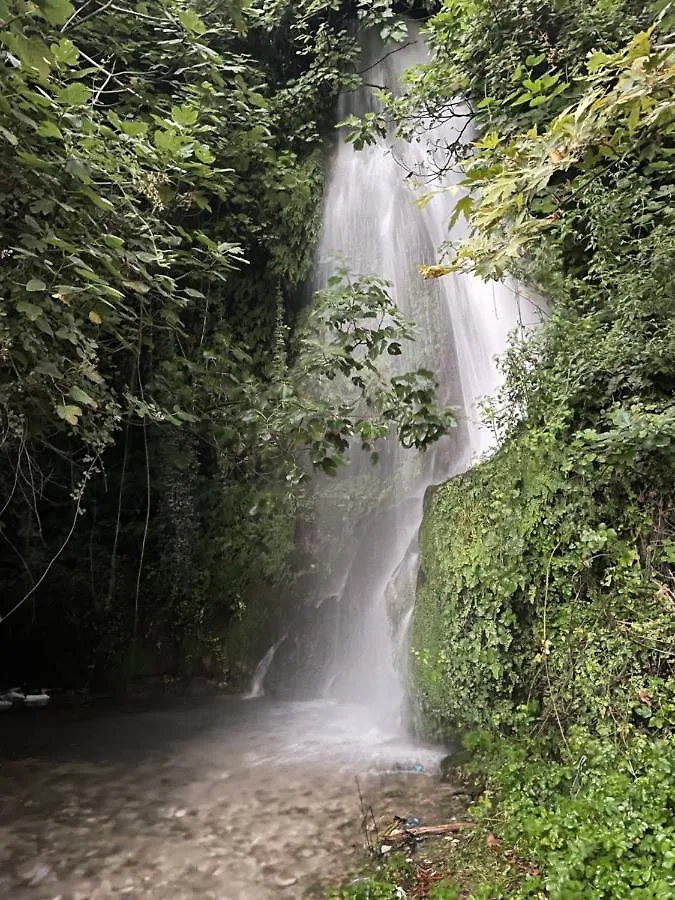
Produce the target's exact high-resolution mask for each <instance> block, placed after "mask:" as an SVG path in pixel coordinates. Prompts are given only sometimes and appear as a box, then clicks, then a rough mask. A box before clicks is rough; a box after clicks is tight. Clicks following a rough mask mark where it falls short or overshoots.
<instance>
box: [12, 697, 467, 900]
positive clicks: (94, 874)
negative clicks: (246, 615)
mask: <svg viewBox="0 0 675 900" xmlns="http://www.w3.org/2000/svg"><path fill="white" fill-rule="evenodd" d="M241 706H242V707H247V708H248V707H249V706H250V704H241ZM247 715H250V713H248V712H247ZM186 719H187V725H186V721H185V720H186ZM103 724H104V725H105V724H106V723H105V722H104V723H103ZM224 724H225V726H226V727H223V724H222V723H220V722H219V720H218V710H217V709H216V710H210V709H209V708H208V707H206V708H205V709H204V710H203V711H202V712H201V713H200V714H199V716H195V714H194V712H190V711H189V710H187V711H186V710H178V711H177V712H175V713H172V714H171V715H170V716H168V717H165V720H161V719H160V718H158V717H157V716H155V715H152V714H146V713H143V714H136V715H134V716H130V717H128V718H126V719H124V720H120V721H116V722H113V723H112V726H111V725H110V722H108V724H107V725H106V727H105V728H103V729H101V724H100V723H99V724H96V723H94V724H92V725H90V726H88V729H89V732H90V733H89V739H90V741H91V744H92V746H96V748H97V750H96V753H92V752H89V751H87V752H84V751H83V750H82V746H83V745H82V740H83V737H82V734H81V733H78V735H76V736H75V737H76V739H73V738H72V736H71V735H69V731H68V729H67V728H66V729H60V730H59V731H58V732H56V733H55V737H54V740H55V741H56V739H57V738H58V742H59V743H58V747H57V749H56V750H50V751H49V753H46V752H45V751H44V749H43V750H42V751H41V753H40V756H39V757H37V758H36V757H32V758H30V757H29V758H24V759H15V760H13V761H12V760H10V761H8V762H5V763H4V764H2V765H0V897H3V898H5V897H7V898H11V900H55V898H57V897H58V898H61V900H113V898H119V897H127V896H128V897H131V898H134V900H135V898H138V900H167V898H171V900H272V898H275V900H277V898H300V897H303V896H304V895H305V894H306V891H307V889H308V888H309V886H311V885H316V884H319V883H322V882H324V881H331V880H332V881H335V880H339V879H340V878H342V877H343V876H344V875H345V874H346V873H348V872H349V871H350V870H351V869H352V868H353V867H355V866H356V865H357V864H358V862H359V861H360V859H361V857H362V853H363V836H362V833H361V820H362V815H361V810H360V802H359V797H358V793H357V788H356V784H355V775H357V774H358V775H359V783H360V786H361V791H362V794H363V797H364V801H365V802H366V803H367V804H368V805H371V806H372V807H373V809H374V811H375V814H376V815H377V816H378V817H380V816H381V817H383V818H387V817H388V818H392V817H393V816H394V815H398V816H402V817H408V816H413V815H414V816H416V817H418V818H420V819H421V820H422V821H426V822H434V821H435V822H443V821H447V819H448V817H450V816H452V815H453V814H458V812H459V808H458V801H457V799H456V797H455V796H454V795H453V791H452V790H451V789H450V786H447V787H446V786H445V785H440V784H439V783H438V782H437V781H436V780H434V779H432V778H430V777H427V775H426V774H415V773H411V772H403V773H400V772H393V773H389V774H387V773H380V774H378V773H376V772H372V771H371V772H370V773H367V772H365V773H364V772H363V769H364V761H363V757H362V758H360V760H358V761H354V760H352V761H344V760H343V761H339V760H336V759H335V758H333V759H326V760H325V761H322V760H321V759H320V758H317V756H316V755H314V756H312V755H311V753H309V750H308V748H310V749H311V747H312V746H313V742H315V740H314V739H309V738H307V737H306V736H305V737H302V738H301V736H300V735H298V734H295V736H294V738H293V739H292V740H293V741H294V743H288V742H289V741H291V738H290V737H288V736H284V735H283V734H282V735H281V736H280V733H279V725H278V720H276V719H275V720H274V721H273V725H274V727H273V728H270V729H269V733H268V731H266V727H263V725H261V724H260V722H257V723H256V726H255V728H253V726H252V725H251V724H248V725H246V727H243V726H241V725H240V724H239V725H238V724H237V722H236V721H235V720H234V719H233V720H232V721H227V722H226V723H224ZM97 729H99V731H101V733H100V734H98V733H96V730H97ZM160 730H161V731H162V735H163V737H162V740H161V741H160V740H159V739H158V737H157V735H158V734H159V732H160ZM178 733H180V735H182V737H181V739H180V740H177V739H176V738H177V735H178ZM113 734H114V735H115V736H116V737H115V738H113V737H112V735H113ZM289 734H290V732H289ZM274 740H275V741H276V746H272V742H273V741H274ZM316 740H318V738H317V739H316ZM148 742H149V744H150V746H145V744H146V743H148ZM280 743H281V744H283V745H284V746H285V747H286V748H287V749H286V750H284V755H283V757H282V756H280V755H279V744H280ZM131 747H133V748H134V749H135V752H134V753H133V754H131V755H130V749H129V748H131ZM120 748H123V749H124V753H123V758H122V759H120V758H119V757H120V754H121V753H122V750H121V749H120ZM289 748H290V749H289ZM265 751H268V756H266V755H265ZM319 755H320V754H319ZM365 768H367V766H365Z"/></svg>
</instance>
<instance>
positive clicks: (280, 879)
mask: <svg viewBox="0 0 675 900" xmlns="http://www.w3.org/2000/svg"><path fill="white" fill-rule="evenodd" d="M297 881H298V879H297V878H294V877H293V876H290V877H289V878H284V876H283V875H277V877H276V878H275V879H274V883H275V884H276V885H277V887H280V888H287V887H291V885H293V884H296V883H297Z"/></svg>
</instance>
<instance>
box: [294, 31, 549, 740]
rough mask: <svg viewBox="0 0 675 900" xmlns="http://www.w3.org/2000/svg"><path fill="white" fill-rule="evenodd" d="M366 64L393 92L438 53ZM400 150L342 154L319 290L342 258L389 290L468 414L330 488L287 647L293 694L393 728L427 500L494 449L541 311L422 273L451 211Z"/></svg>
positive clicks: (427, 361) (329, 200) (357, 109)
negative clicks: (508, 367)
mask: <svg viewBox="0 0 675 900" xmlns="http://www.w3.org/2000/svg"><path fill="white" fill-rule="evenodd" d="M366 56H367V59H366V62H365V66H366V67H367V68H368V79H369V81H371V82H373V83H375V84H377V85H382V86H386V87H388V88H391V89H394V90H395V89H396V86H397V84H398V83H399V79H400V75H401V72H402V71H403V70H405V69H407V68H409V67H410V66H412V65H415V64H418V63H421V62H424V61H426V59H427V51H426V47H425V46H424V43H423V41H422V40H421V39H420V38H419V36H418V35H417V33H416V31H415V30H414V28H413V27H412V26H411V34H410V38H409V43H408V45H407V46H404V47H403V48H401V49H399V50H397V51H396V52H395V53H388V50H387V49H385V48H383V46H382V45H381V44H378V43H377V42H375V41H373V45H372V46H371V47H370V48H369V49H368V51H367V54H366ZM373 108H374V94H373V90H372V89H371V88H367V87H364V88H362V89H361V90H360V91H359V92H357V93H355V94H351V95H349V96H346V97H345V98H344V99H343V101H342V108H341V110H340V113H341V115H343V116H347V115H349V114H350V113H356V114H363V113H364V112H365V111H367V110H369V109H373ZM460 124H461V123H460ZM449 128H450V129H452V126H449ZM436 136H438V132H437V133H436ZM447 136H448V137H450V131H449V132H448V135H447ZM391 149H392V148H391V145H389V146H386V145H380V144H379V145H377V146H371V147H366V148H365V149H364V150H362V151H360V152H355V151H354V150H353V148H352V146H351V145H350V144H347V143H345V142H344V141H341V142H340V143H339V144H338V146H337V148H336V150H335V153H334V157H333V160H332V165H331V168H330V173H329V178H328V183H327V189H326V194H325V203H324V213H323V230H322V236H321V242H320V248H319V257H320V270H319V271H320V281H321V280H325V278H326V276H327V274H328V273H329V271H330V265H329V264H328V263H327V262H326V261H327V260H328V259H330V258H331V257H332V256H335V255H339V256H340V257H342V258H344V259H345V260H346V261H347V263H348V266H349V268H350V270H351V271H352V272H355V273H366V272H371V273H375V274H377V275H380V276H383V277H384V278H386V279H388V280H389V281H390V282H391V283H392V286H393V287H392V290H393V295H394V299H395V301H396V303H397V305H398V307H399V308H400V309H401V310H402V311H403V312H404V313H405V314H406V315H408V316H409V317H410V318H412V319H413V320H415V322H416V323H417V325H418V327H419V337H418V339H417V341H416V342H415V344H414V345H412V346H409V347H407V348H404V356H403V357H402V365H403V366H404V367H405V368H406V369H410V368H417V367H419V366H424V367H426V368H429V369H431V370H433V371H434V372H435V374H436V377H437V380H438V382H439V385H440V395H441V400H442V401H443V402H445V403H450V404H452V405H453V406H455V407H456V409H457V419H458V423H457V428H456V429H453V432H452V433H451V434H450V435H449V436H448V437H447V438H445V439H443V440H442V441H440V442H438V444H437V445H436V446H435V447H434V448H432V449H431V450H429V451H428V452H427V453H425V454H421V453H418V452H413V451H407V450H404V449H402V448H401V447H400V446H399V445H398V444H397V443H396V441H395V439H393V438H391V439H388V440H387V441H385V442H384V446H383V448H382V452H381V458H380V462H379V464H378V465H377V466H374V467H373V466H372V465H371V463H370V461H369V459H368V455H367V454H363V453H361V452H360V451H359V450H357V449H354V450H353V451H352V452H351V454H350V465H349V467H348V468H346V469H344V470H343V471H342V472H341V473H340V474H339V476H338V478H337V479H333V480H331V479H325V478H323V479H320V481H319V483H318V485H317V503H316V521H315V527H314V534H313V535H312V536H311V538H310V540H309V543H310V544H311V545H312V546H313V547H314V548H315V572H316V574H315V576H314V577H313V578H312V579H309V581H308V582H307V583H306V590H305V592H304V596H303V597H302V598H300V601H301V605H304V611H303V615H302V617H301V618H302V621H301V622H300V623H298V625H297V627H295V628H294V629H293V631H294V634H293V637H292V638H290V639H289V641H288V644H287V647H286V653H289V652H290V653H291V654H292V659H291V658H290V657H289V660H288V666H287V670H291V678H290V680H291V682H292V683H293V687H294V694H295V696H305V697H306V696H315V697H332V698H335V699H339V700H343V701H349V702H357V703H361V704H365V705H367V706H369V707H370V708H371V709H372V710H373V714H374V716H375V717H376V718H377V719H378V720H379V721H383V722H388V723H391V722H392V721H394V720H396V718H397V717H398V715H399V711H400V709H401V707H402V700H403V687H402V680H401V677H400V672H398V671H397V665H396V662H397V661H396V657H397V656H398V657H399V662H400V658H401V657H402V656H404V655H405V653H404V648H405V640H406V634H407V628H408V624H409V622H410V619H411V608H412V604H413V602H414V584H415V578H416V572H417V534H418V531H419V527H420V524H421V520H422V513H423V501H424V495H425V492H426V490H427V488H428V487H429V486H430V485H432V484H434V483H438V482H440V481H443V480H445V479H447V478H449V477H450V476H451V475H453V474H456V473H458V472H460V471H463V470H465V469H466V468H467V467H468V466H469V465H470V464H471V463H472V461H474V460H475V459H476V458H477V457H478V456H480V455H481V454H483V453H484V452H485V451H487V450H489V449H490V447H491V444H492V436H491V434H490V432H489V431H488V430H487V429H486V428H485V427H484V426H482V425H481V423H480V413H479V410H478V404H479V402H480V401H481V400H482V399H484V398H486V397H488V396H490V395H493V394H494V393H495V391H496V390H497V388H498V387H499V384H500V375H499V372H498V369H497V365H496V362H495V358H496V356H498V355H499V354H502V353H503V352H504V351H505V349H506V346H507V339H508V335H509V333H510V332H511V331H512V330H513V329H515V328H518V327H521V326H522V325H523V322H524V321H525V323H526V324H527V323H529V322H532V321H534V319H535V318H536V313H535V309H534V307H531V306H530V305H529V304H528V302H527V301H526V300H523V299H521V298H519V297H518V296H517V294H516V293H515V292H514V291H512V290H511V289H510V288H508V287H506V286H503V285H501V286H500V285H496V286H492V285H485V284H483V283H482V282H480V281H479V280H477V279H474V278H471V277H468V276H454V277H445V278H442V279H438V280H432V281H424V280H423V279H422V278H421V276H420V274H419V271H418V267H419V266H420V265H421V264H427V265H428V264H432V263H434V262H436V260H437V252H438V247H439V245H440V244H441V243H442V242H443V241H444V240H445V239H447V238H448V237H449V236H450V235H449V234H448V231H447V220H448V218H449V215H450V212H451V210H452V203H453V200H452V199H451V198H448V197H447V196H445V195H441V196H440V197H438V198H437V199H435V200H432V201H431V202H430V203H429V204H428V205H426V206H425V207H424V209H422V210H420V209H418V208H417V206H416V205H415V200H416V197H417V196H418V194H416V191H415V188H414V181H413V179H410V178H406V175H407V170H405V169H404V168H402V167H401V165H400V163H399V162H397V158H400V157H403V158H405V159H406V161H407V162H408V163H409V166H410V170H412V169H414V168H416V167H417V165H418V164H420V163H424V162H425V155H426V153H427V148H426V147H425V145H424V143H422V142H420V143H413V144H411V145H407V144H406V145H405V146H403V147H402V146H397V147H396V158H395V156H394V154H392V152H391ZM316 548H318V550H317V549H316ZM280 674H281V673H280ZM280 680H284V679H283V676H282V677H281V679H280ZM286 680H288V678H286Z"/></svg>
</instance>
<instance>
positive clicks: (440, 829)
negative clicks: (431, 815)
mask: <svg viewBox="0 0 675 900" xmlns="http://www.w3.org/2000/svg"><path fill="white" fill-rule="evenodd" d="M474 827H475V823H474V822H447V823H446V824H445V825H419V826H415V827H414V828H397V829H396V831H391V832H389V834H388V835H386V837H385V840H386V841H387V843H388V842H390V841H403V840H405V839H406V838H410V837H415V838H416V837H427V836H429V835H432V834H448V833H449V832H454V831H463V830H464V829H465V828H474Z"/></svg>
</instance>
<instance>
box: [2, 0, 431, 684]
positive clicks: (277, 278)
mask: <svg viewBox="0 0 675 900" xmlns="http://www.w3.org/2000/svg"><path fill="white" fill-rule="evenodd" d="M359 15H360V17H361V18H362V19H363V24H364V26H365V25H367V26H368V27H382V28H385V29H389V30H395V28H396V27H398V26H397V25H396V22H397V19H396V17H395V16H394V13H393V7H392V5H391V4H389V3H382V4H378V5H377V6H376V7H373V6H372V4H371V5H366V4H361V5H360V6H358V9H357V8H352V4H350V3H341V2H339V3H338V2H330V3H312V2H309V0H306V2H300V3H298V4H287V3H279V2H276V0H270V2H244V0H228V2H226V3H225V4H224V5H220V6H219V7H218V8H215V7H209V6H208V5H206V6H204V5H203V4H201V3H200V2H197V3H193V2H191V0H169V2H164V0H161V2H160V0H150V2H148V3H144V4H142V6H138V7H137V6H135V5H134V4H131V5H129V4H125V3H124V2H122V3H119V4H117V3H116V4H114V5H113V6H110V5H109V4H108V5H106V4H95V5H94V6H93V7H92V6H91V4H87V3H75V4H73V3H71V2H69V0H45V2H41V3H39V4H35V3H28V2H24V0H5V2H0V55H1V57H2V70H1V72H0V82H1V86H2V91H0V95H1V96H0V144H1V145H2V148H3V163H4V166H3V175H2V177H1V178H0V214H1V218H2V226H1V228H2V236H3V241H2V247H3V249H2V260H3V271H2V276H1V281H2V290H3V297H4V303H3V308H2V312H1V314H0V421H1V424H2V432H3V434H2V441H1V442H0V460H1V463H2V465H1V467H0V493H1V494H2V497H3V500H2V506H3V509H2V516H3V523H2V528H0V538H1V539H2V546H3V553H2V571H3V575H2V581H1V582H0V584H1V586H2V593H3V608H2V609H1V610H0V617H3V618H8V621H7V622H6V623H5V622H4V621H3V624H2V632H3V640H6V641H7V644H8V646H9V647H11V646H12V644H13V643H15V644H16V641H14V642H13V641H12V638H16V637H22V638H25V637H26V636H27V635H28V636H30V639H31V640H34V641H36V642H38V643H39V642H40V641H45V642H47V641H48V635H49V633H50V632H52V633H53V631H54V628H55V627H56V625H57V623H58V621H59V619H58V617H59V615H60V616H61V621H62V622H63V628H64V630H66V631H67V632H68V634H71V633H72V634H75V635H77V642H78V644H79V650H78V655H79V664H80V666H81V667H82V668H86V667H87V666H89V667H91V666H92V665H94V664H95V665H96V666H97V667H98V668H101V667H103V668H105V667H107V666H108V665H109V663H110V664H113V662H114V660H115V659H117V660H118V662H119V659H120V658H121V657H124V656H125V655H126V654H127V651H128V646H129V643H130V637H131V644H132V645H133V646H134V647H135V646H136V644H138V643H145V645H146V646H150V647H161V648H162V650H161V653H160V655H161V656H162V657H163V658H167V657H168V656H171V657H172V658H173V659H176V658H177V657H178V658H179V657H181V655H183V656H184V654H185V653H186V652H187V651H186V650H185V649H181V647H180V644H181V642H183V644H184V645H185V646H187V645H189V646H191V647H195V646H198V645H199V643H200V641H204V642H206V644H207V645H209V647H210V641H211V637H210V636H211V635H212V634H213V633H222V631H223V630H224V628H225V626H226V623H227V621H228V617H230V616H232V615H234V614H238V610H239V609H240V607H241V604H242V603H244V602H246V600H247V599H248V598H249V597H250V596H255V594H256V591H257V586H258V578H260V577H262V578H264V579H267V580H268V581H269V582H271V583H273V584H279V583H280V582H281V581H283V580H287V579H288V577H289V558H290V557H289V554H290V549H291V547H292V541H293V528H294V522H293V518H294V515H295V513H296V510H297V507H298V503H299V500H300V496H301V492H300V491H299V488H298V480H299V478H300V476H301V474H302V473H301V469H300V468H299V466H298V464H297V459H296V456H297V453H298V450H299V448H303V447H306V446H309V448H310V455H311V457H312V461H313V462H314V463H315V464H316V465H319V466H323V467H324V468H329V469H332V468H334V465H335V464H336V462H335V460H336V459H338V458H339V456H340V453H341V451H342V450H343V449H344V447H345V445H346V440H347V438H348V437H351V435H352V434H354V433H357V432H358V433H359V434H360V435H361V436H362V438H363V440H374V439H376V438H377V437H378V436H379V435H380V434H381V433H382V429H383V428H384V427H385V423H386V424H387V425H388V424H389V422H390V421H391V417H392V416H394V417H395V416H397V415H399V414H401V415H403V416H404V421H403V422H402V435H403V436H404V439H405V440H406V441H407V442H409V443H411V444H423V443H424V442H425V441H426V440H427V439H429V438H430V437H431V435H432V432H433V429H434V428H436V429H438V428H440V427H441V424H447V423H446V420H445V419H443V418H442V416H441V414H440V413H439V414H438V416H436V418H435V419H434V420H433V422H431V424H429V425H428V426H425V412H424V410H425V409H428V410H431V407H432V405H433V404H432V397H431V380H430V378H427V377H425V376H423V375H419V376H416V375H415V376H414V375H411V376H410V378H411V379H412V380H405V379H403V380H402V381H401V382H400V383H398V382H397V383H396V384H395V383H394V382H393V381H391V382H390V383H389V388H388V391H389V393H388V395H387V391H385V389H384V387H382V385H380V388H379V393H378V394H377V397H375V398H374V400H373V403H374V404H375V406H377V409H375V410H374V411H373V413H372V415H371V414H370V412H369V410H368V409H363V410H360V411H359V413H358V417H356V416H355V415H353V416H351V418H350V412H349V411H348V410H347V409H340V410H339V411H338V412H336V411H335V410H333V409H331V408H328V406H327V404H325V403H323V404H322V403H321V402H319V401H317V399H316V397H315V396H314V395H313V394H312V393H311V392H308V390H307V385H308V383H315V381H316V379H313V378H312V373H311V366H312V365H315V364H316V365H319V367H321V364H320V363H319V362H318V361H317V359H316V358H315V357H314V358H310V356H311V354H309V355H308V353H307V352H306V351H305V349H304V345H303V341H305V338H302V339H299V338H297V339H296V337H295V336H294V335H293V332H292V328H291V324H292V321H291V318H292V317H291V316H290V315H289V313H288V308H289V307H290V306H291V298H292V297H293V294H294V292H295V290H296V286H297V285H298V283H299V282H301V281H302V280H303V279H305V278H306V277H307V275H308V273H309V271H310V269H311V265H312V260H313V252H314V244H315V239H316V236H317V233H318V227H319V218H320V199H321V188H322V179H323V150H322V146H321V145H322V135H323V134H324V133H327V132H329V131H330V128H331V126H332V115H333V107H334V101H335V100H336V98H337V96H338V94H339V92H340V91H341V90H342V89H343V88H349V87H350V86H352V85H354V84H355V83H357V82H358V78H357V76H355V75H354V74H353V73H352V72H351V68H352V62H353V61H354V60H355V58H356V55H357V42H356V39H355V35H354V29H353V28H352V27H351V25H350V17H352V16H354V17H356V18H358V17H359ZM386 303H388V306H387V308H388V309H392V307H391V303H390V301H388V300H387V301H386ZM385 305H386V304H385ZM328 308H329V303H328V301H326V304H325V305H324V312H323V317H324V318H323V320H322V322H321V326H320V327H321V328H322V329H323V328H325V326H326V323H327V322H329V321H330V313H329V311H328ZM340 314H342V313H340ZM343 324H344V323H343ZM311 327H313V326H311ZM340 327H342V325H341V326H340ZM345 327H346V326H345ZM382 327H385V326H382ZM406 328H407V326H406ZM315 330H316V329H315ZM404 330H405V329H404ZM400 337H401V339H403V338H404V335H403V334H401V336H400ZM388 346H389V348H390V351H391V352H392V353H395V352H396V348H395V346H394V342H393V341H391V340H390V341H389V343H388ZM376 355H377V354H376V353H375V354H371V356H370V357H369V359H370V363H372V360H373V359H374V358H375V356H376ZM345 365H354V366H355V367H356V366H359V367H360V366H361V365H362V362H361V361H359V360H357V358H356V356H353V357H352V358H351V359H350V360H349V361H347V359H346V357H345ZM371 368H372V369H373V372H372V374H373V376H374V368H375V367H374V363H372V365H371ZM403 375H405V373H403ZM316 376H317V378H320V377H323V369H321V370H320V371H318V370H317V372H316ZM387 396H388V398H389V402H388V403H386V402H385V400H386V397H387ZM352 412H354V410H352ZM432 418H433V417H432ZM371 419H374V420H376V421H375V422H374V424H370V425H369V424H368V423H369V421H370V420H371ZM359 423H360V424H359ZM5 501H7V502H6V503H5ZM72 570H75V572H76V575H75V577H74V578H72V579H71V578H66V574H65V573H70V571H72ZM65 580H68V581H69V582H70V584H71V585H72V590H71V592H70V593H69V595H68V596H64V597H62V600H60V601H59V602H58V603H55V604H52V607H51V608H50V612H49V613H46V612H44V606H45V604H44V603H42V599H43V598H44V597H47V596H48V597H51V596H52V595H54V594H56V595H57V596H59V597H61V595H62V592H61V591H60V590H59V589H58V585H59V584H60V583H62V582H63V581H65ZM30 598H33V600H35V601H38V600H39V601H40V603H39V604H38V606H36V607H35V609H38V607H39V609H40V611H41V616H40V615H38V616H34V615H32V611H31V610H30V608H29V606H28V604H27V601H28V600H29V599H30ZM52 610H53V612H52ZM57 610H58V612H57ZM29 612H31V615H28V613H29ZM13 623H16V624H13ZM8 629H10V631H8ZM12 629H14V631H13V632H12V631H11V630H12ZM53 643H54V644H55V645H57V644H58V645H61V642H59V641H55V642H53ZM172 643H175V644H176V646H175V648H174V650H173V651H172V653H171V654H168V653H165V650H166V647H167V645H168V644H172ZM63 646H64V652H65V653H66V655H67V657H68V659H69V660H70V659H72V657H73V653H72V652H71V651H70V650H69V649H68V647H67V642H64V643H63ZM97 647H98V648H99V649H98V650H96V648H97ZM195 652H196V651H195ZM190 653H191V654H192V655H194V654H193V653H192V651H190ZM3 657H4V658H5V659H7V658H9V657H8V655H7V654H4V653H3ZM92 657H93V658H94V660H95V661H94V662H92ZM58 675H59V676H60V673H58ZM49 677H50V678H51V677H52V675H51V674H50V676H49Z"/></svg>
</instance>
